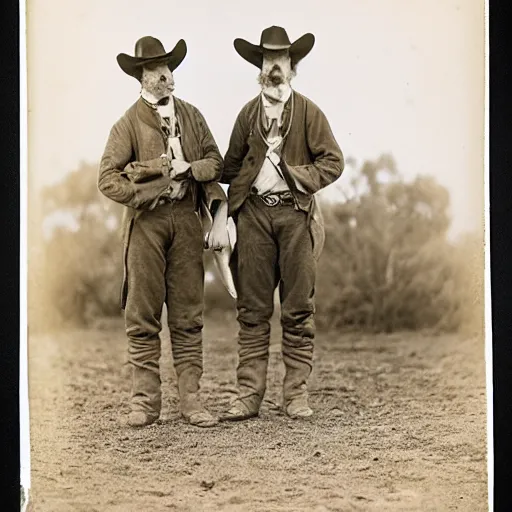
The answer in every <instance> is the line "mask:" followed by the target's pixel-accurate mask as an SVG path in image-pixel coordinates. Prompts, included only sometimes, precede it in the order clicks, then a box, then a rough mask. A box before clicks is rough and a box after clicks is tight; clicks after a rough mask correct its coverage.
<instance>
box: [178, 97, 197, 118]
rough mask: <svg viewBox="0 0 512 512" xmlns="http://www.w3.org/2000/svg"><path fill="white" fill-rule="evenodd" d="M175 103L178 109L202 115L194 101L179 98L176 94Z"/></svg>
mask: <svg viewBox="0 0 512 512" xmlns="http://www.w3.org/2000/svg"><path fill="white" fill-rule="evenodd" d="M174 105H175V107H176V109H177V110H182V111H183V110H184V111H185V112H188V113H191V114H195V115H197V114H199V115H200V116H202V114H201V111H200V110H199V108H198V107H196V106H195V105H193V104H192V103H189V102H188V101H185V100H183V99H181V98H178V97H177V96H174Z"/></svg>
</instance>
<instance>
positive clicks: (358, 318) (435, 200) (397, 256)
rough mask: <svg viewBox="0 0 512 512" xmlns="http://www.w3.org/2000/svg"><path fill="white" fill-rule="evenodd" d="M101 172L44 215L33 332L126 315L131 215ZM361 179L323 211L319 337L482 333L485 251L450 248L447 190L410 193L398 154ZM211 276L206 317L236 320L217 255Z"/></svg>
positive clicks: (46, 199) (32, 292) (471, 240)
mask: <svg viewBox="0 0 512 512" xmlns="http://www.w3.org/2000/svg"><path fill="white" fill-rule="evenodd" d="M96 173H97V168H96V166H92V165H87V164H82V165H81V166H80V168H79V169H78V170H76V171H75V172H73V173H70V174H69V175H68V176H67V177H66V179H65V180H64V181H62V182H61V183H59V184H57V185H54V186H52V187H49V188H47V189H46V190H45V191H44V193H43V195H42V206H41V211H40V212H37V214H34V213H32V215H31V219H32V223H31V228H30V232H29V235H30V241H31V243H30V244H29V247H30V252H29V307H30V310H29V315H30V316H29V318H30V322H31V324H30V325H31V328H34V329H36V328H62V327H64V326H67V325H69V326H76V325H82V326H86V325H88V324H89V323H90V322H91V321H93V320H95V319H97V318H99V317H102V316H119V315H120V314H121V311H120V307H119V306H120V304H119V299H120V289H121V281H122V272H123V269H122V242H121V239H120V237H119V236H118V235H119V226H120V221H121V215H122V207H121V206H120V205H117V204H115V203H113V202H112V201H109V200H108V199H106V198H104V197H103V196H102V195H101V194H100V193H99V192H98V190H97V187H96ZM352 174H353V176H354V177H353V179H352V180H350V181H349V182H348V183H347V179H344V180H343V181H342V183H343V188H341V187H340V185H338V184H334V185H333V186H331V187H329V188H330V195H331V196H332V195H333V193H332V192H334V193H336V192H337V191H339V199H340V201H337V202H329V201H327V200H325V199H324V200H322V201H321V202H322V211H323V213H324V217H325V226H326V243H325V248H324V252H323V254H322V256H321V259H320V261H319V263H318V275H317V293H316V303H317V325H318V327H319V328H321V329H328V328H336V329H358V330H362V329H364V330H371V331H385V332H391V331H396V330H403V329H413V330H416V329H433V330H437V331H453V330H461V329H463V330H465V331H471V332H473V331H475V330H480V329H481V328H482V325H483V316H482V315H483V273H482V270H483V241H482V240H481V239H480V238H478V237H476V236H474V237H469V236H468V237H466V238H464V239H462V240H460V241H459V242H458V243H457V244H453V243H450V242H449V241H448V240H447V237H446V233H447V230H448V227H449V225H450V219H449V216H448V208H449V194H448V192H447V190H446V189H444V188H443V187H442V186H440V185H439V184H437V183H436V182H435V181H434V180H433V179H432V178H430V177H418V178H416V179H415V180H414V181H413V182H411V183H406V182H405V181H404V180H403V179H402V177H401V176H400V175H399V174H398V172H397V171H396V169H395V164H394V162H393V159H392V158H391V157H389V156H383V157H381V158H380V159H378V160H377V161H374V162H365V163H364V164H363V165H362V166H361V167H360V168H358V169H355V171H354V172H353V173H352ZM336 187H338V188H337V189H336ZM320 196H321V197H320V198H322V196H323V194H320ZM56 212H59V213H60V214H61V216H62V215H63V214H66V215H67V216H68V218H72V219H73V223H74V226H61V227H56V228H55V229H54V230H53V232H52V233H47V236H46V238H45V239H43V238H42V236H43V234H44V233H43V231H42V228H43V227H44V226H43V225H42V224H41V222H40V219H42V218H44V219H47V220H48V219H50V218H52V216H54V215H55V213H56ZM205 266H206V271H207V273H208V277H209V279H207V281H206V283H205V313H206V314H209V313H213V312H216V313H219V312H226V313H228V312H233V311H234V307H235V303H234V301H233V299H232V298H231V297H230V296H229V295H228V293H227V292H226V290H225V289H224V288H223V286H222V284H221V283H220V281H219V279H218V278H217V272H216V269H215V267H214V265H213V261H212V257H211V254H205Z"/></svg>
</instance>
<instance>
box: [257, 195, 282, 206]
mask: <svg viewBox="0 0 512 512" xmlns="http://www.w3.org/2000/svg"><path fill="white" fill-rule="evenodd" d="M260 198H261V200H262V201H263V202H264V203H265V204H266V205H267V206H277V205H278V204H279V203H280V201H281V198H280V197H279V196H278V195H277V194H267V195H264V196H260Z"/></svg>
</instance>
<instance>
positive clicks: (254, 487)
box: [29, 320, 487, 512]
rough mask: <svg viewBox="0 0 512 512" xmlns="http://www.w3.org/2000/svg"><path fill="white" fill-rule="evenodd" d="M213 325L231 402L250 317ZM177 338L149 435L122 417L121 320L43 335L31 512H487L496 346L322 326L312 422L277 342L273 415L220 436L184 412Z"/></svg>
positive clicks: (213, 396)
mask: <svg viewBox="0 0 512 512" xmlns="http://www.w3.org/2000/svg"><path fill="white" fill-rule="evenodd" d="M207 325H208V326H209V328H208V329H207V330H206V332H205V340H206V341H205V357H206V367H205V375H204V378H203V394H204V398H205V401H206V402H207V404H208V405H209V406H210V407H211V409H212V410H215V411H219V410H220V409H221V408H223V407H225V406H226V405H227V404H228V402H229V400H230V399H231V398H232V396H233V392H234V371H235V365H236V355H235V352H234V350H235V340H234V335H235V333H236V324H235V322H234V321H233V320H226V321H223V322H221V321H217V322H209V323H208V324H207ZM221 325H222V327H221ZM275 332H277V331H275ZM163 343H164V346H163V350H164V352H165V353H166V356H165V357H164V358H163V361H162V364H163V381H164V382H163V387H164V398H165V403H166V408H165V410H164V414H163V421H162V422H160V423H159V424H156V425H153V426H151V427H148V428H147V429H144V430H135V431H134V430H130V429H128V428H126V427H123V426H121V425H120V423H119V415H120V414H121V413H122V412H124V411H125V410H126V400H127V397H128V390H129V382H128V380H127V378H126V372H125V371H123V369H122V365H123V362H124V357H125V340H124V335H123V330H122V326H120V325H115V326H110V327H108V326H104V327H103V328H102V329H96V330H89V331H75V332H69V333H62V334H59V335H57V336H45V337H37V338H36V337H33V338H31V339H30V343H29V373H30V394H31V435H32V510H34V511H48V512H70V511H83V512H86V511H87V512H93V511H101V512H103V511H108V512H114V511H119V512H121V511H123V512H125V511H127V512H129V511H138V512H140V511H169V510H175V511H184V512H185V511H191V512H192V511H194V512H195V511H205V512H206V511H247V512H257V511H258V512H260V511H261V512H263V511H264V512H271V511H290V512H292V511H293V512H298V511H314V512H320V511H352V510H363V511H366V510H368V511H388V510H403V511H416V510H418V511H436V512H438V511H444V510H460V511H463V510H467V511H471V512H477V511H485V510H487V478H486V455H485V454H486V442H485V364H484V347H483V342H482V341H481V340H476V339H461V338H458V337H451V336H443V337H429V336H425V335H417V334H411V335H409V334H406V335H404V334H401V335H393V336H359V335H343V336H340V335H339V334H336V333H327V334H322V335H319V337H318V341H317V350H316V367H315V370H314V373H313V376H312V381H311V401H312V405H313V406H314V408H315V410H316V412H317V414H316V415H315V416H314V417H313V418H312V419H311V420H309V421H303V422H294V421H292V420H289V419H288V418H286V417H285V416H283V415H282V413H281V412H280V410H279V408H278V407H277V406H276V403H279V402H280V389H279V383H280V379H281V378H282V362H281V358H280V353H279V346H278V345H273V347H272V354H271V370H270V372H269V389H268V392H267V398H266V401H265V403H264V406H263V409H262V415H261V417H260V418H259V419H255V420H251V421H249V422H245V423H239V424H222V426H219V427H217V428H215V429H209V430H203V429H196V428H194V427H191V426H188V425H186V424H185V423H184V422H183V421H182V420H181V419H179V417H177V414H176V393H175V389H174V373H173V371H172V366H171V361H170V358H169V352H170V350H169V340H168V337H165V338H164V341H163Z"/></svg>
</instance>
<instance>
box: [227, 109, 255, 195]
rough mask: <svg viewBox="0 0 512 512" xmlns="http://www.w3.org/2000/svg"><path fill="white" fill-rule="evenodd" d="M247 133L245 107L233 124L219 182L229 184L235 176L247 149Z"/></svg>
mask: <svg viewBox="0 0 512 512" xmlns="http://www.w3.org/2000/svg"><path fill="white" fill-rule="evenodd" d="M248 135H249V128H248V124H247V121H246V115H245V109H242V111H241V112H240V113H239V114H238V117H237V118H236V121H235V126H234V127H233V131H232V133H231V138H230V139H229V147H228V151H227V153H226V156H225V157H224V171H223V173H222V178H221V180H220V182H221V183H226V184H228V185H229V184H230V183H231V181H232V180H233V179H234V178H235V177H236V175H237V174H238V171H240V167H242V162H243V160H244V158H245V155H246V154H247V151H248V149H249V148H248V145H247V137H248Z"/></svg>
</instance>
